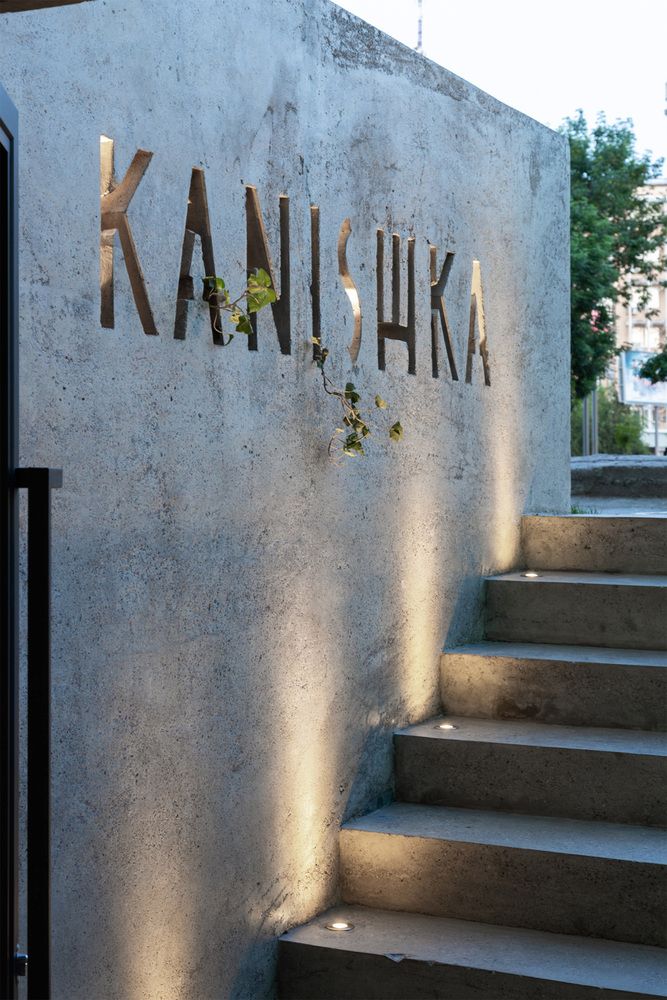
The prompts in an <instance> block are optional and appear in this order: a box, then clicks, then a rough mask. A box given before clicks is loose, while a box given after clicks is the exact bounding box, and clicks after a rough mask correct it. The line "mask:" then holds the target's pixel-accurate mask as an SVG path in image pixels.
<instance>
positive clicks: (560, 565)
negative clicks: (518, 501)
mask: <svg viewBox="0 0 667 1000" xmlns="http://www.w3.org/2000/svg"><path fill="white" fill-rule="evenodd" d="M522 540H523V555H524V562H525V565H526V566H530V567H532V568H534V569H544V570H547V569H550V570H583V571H585V572H595V573H665V572H667V520H665V519H664V518H648V517H577V516H572V517H546V516H539V517H524V518H523V520H522Z"/></svg>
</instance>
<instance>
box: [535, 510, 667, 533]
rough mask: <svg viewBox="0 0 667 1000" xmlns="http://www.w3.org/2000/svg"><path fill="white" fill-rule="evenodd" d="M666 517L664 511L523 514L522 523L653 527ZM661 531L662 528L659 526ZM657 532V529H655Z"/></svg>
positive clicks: (666, 513)
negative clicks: (592, 522) (579, 522)
mask: <svg viewBox="0 0 667 1000" xmlns="http://www.w3.org/2000/svg"><path fill="white" fill-rule="evenodd" d="M665 517H667V512H665V511H655V512H653V511H651V512H649V511H646V512H643V511H639V512H638V513H636V514H635V513H632V512H631V511H629V512H627V513H625V514H623V513H621V512H620V511H619V512H618V513H611V514H603V513H600V514H524V515H523V517H522V521H534V522H539V523H544V522H545V521H603V522H606V523H608V524H612V525H613V523H614V522H615V521H621V522H622V523H623V524H626V525H627V524H628V523H629V522H630V521H634V522H635V523H636V524H637V525H639V526H643V525H645V524H648V525H649V526H650V527H655V522H656V521H657V522H658V524H660V520H661V518H665ZM660 528H661V530H662V526H661V525H660ZM656 530H657V529H656Z"/></svg>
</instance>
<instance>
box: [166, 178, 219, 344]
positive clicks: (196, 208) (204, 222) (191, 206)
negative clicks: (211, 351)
mask: <svg viewBox="0 0 667 1000" xmlns="http://www.w3.org/2000/svg"><path fill="white" fill-rule="evenodd" d="M196 236H198V237H199V239H200V240H201V252H202V257H203V258H204V272H205V275H206V276H207V277H214V276H215V260H214V257H213V238H212V236H211V220H210V217H209V214H208V198H207V197H206V178H205V177H204V171H203V170H200V169H199V168H198V167H194V168H193V170H192V179H191V180H190V195H189V197H188V213H187V216H186V219H185V235H184V236H183V250H182V253H181V273H180V276H179V279H178V298H177V300H176V322H175V323H174V337H175V339H176V340H185V334H186V331H187V328H188V301H192V299H194V297H195V290H194V285H193V281H192V275H191V274H190V269H191V268H192V254H193V252H194V248H195V237H196ZM204 298H206V296H204ZM208 304H209V313H210V317H211V334H212V336H213V343H214V344H220V345H224V337H223V333H222V318H221V316H220V310H219V309H218V307H217V305H216V301H215V297H210V298H209V299H208Z"/></svg>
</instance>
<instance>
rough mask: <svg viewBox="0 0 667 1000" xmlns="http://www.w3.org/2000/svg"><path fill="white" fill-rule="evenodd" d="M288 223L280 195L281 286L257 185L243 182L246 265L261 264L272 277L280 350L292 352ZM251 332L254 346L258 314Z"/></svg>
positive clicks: (251, 268)
mask: <svg viewBox="0 0 667 1000" xmlns="http://www.w3.org/2000/svg"><path fill="white" fill-rule="evenodd" d="M289 230H290V227H289V198H288V197H287V195H281V196H280V290H278V287H277V285H276V280H275V275H274V273H273V265H272V263H271V255H270V253H269V241H268V239H267V235H266V227H265V226H264V219H263V217H262V209H261V207H260V204H259V195H258V194H257V188H255V187H253V186H252V185H250V184H248V185H246V233H247V265H248V273H249V274H251V273H252V272H253V271H254V270H255V269H256V268H258V267H261V268H263V270H265V271H266V273H267V274H268V275H269V276H270V278H271V285H272V287H273V289H274V291H275V293H276V296H277V298H276V301H275V302H272V303H271V310H272V312H273V322H274V324H275V327H276V333H277V334H278V343H279V344H280V351H281V354H291V353H292V330H291V317H290V231H289ZM251 323H252V331H253V332H252V333H251V334H250V335H249V336H248V349H249V350H251V351H256V350H257V316H256V314H254V313H253V315H252V316H251Z"/></svg>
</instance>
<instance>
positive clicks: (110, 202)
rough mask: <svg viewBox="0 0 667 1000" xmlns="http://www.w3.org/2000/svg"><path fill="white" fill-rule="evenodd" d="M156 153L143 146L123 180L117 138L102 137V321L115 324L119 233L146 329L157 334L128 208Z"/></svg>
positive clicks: (109, 324)
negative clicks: (116, 160)
mask: <svg viewBox="0 0 667 1000" xmlns="http://www.w3.org/2000/svg"><path fill="white" fill-rule="evenodd" d="M152 158H153V154H152V153H149V152H148V151H147V150H145V149H139V150H137V152H136V153H135V154H134V159H133V160H132V163H131V164H130V166H129V167H128V170H127V173H126V174H125V177H124V178H123V180H122V181H121V183H120V184H117V183H116V180H115V175H114V142H113V139H109V138H108V137H107V136H104V135H103V136H101V137H100V215H101V235H100V293H101V306H100V322H101V324H102V326H103V327H105V328H106V329H108V330H113V328H114V243H115V235H116V233H118V236H119V238H120V245H121V247H122V248H123V257H124V259H125V267H126V269H127V275H128V278H129V279H130V285H131V287H132V295H133V296H134V302H135V305H136V307H137V312H138V313H139V318H140V319H141V325H142V327H143V330H144V333H147V334H152V335H156V334H157V332H158V331H157V327H156V326H155V320H154V318H153V310H152V309H151V304H150V302H149V300H148V292H147V291H146V280H145V278H144V273H143V271H142V269H141V264H140V263H139V255H138V254H137V247H136V244H135V242H134V236H133V235H132V229H131V227H130V223H129V221H128V218H127V210H128V208H129V206H130V202H131V201H132V198H133V197H134V195H135V193H136V190H137V188H138V187H139V184H140V183H141V179H142V177H143V176H144V174H145V173H146V171H147V170H148V165H149V164H150V162H151V160H152Z"/></svg>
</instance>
